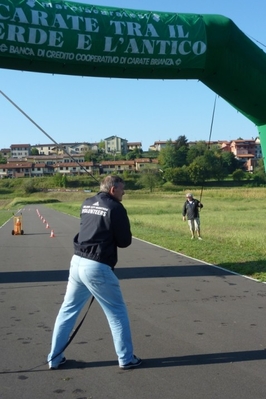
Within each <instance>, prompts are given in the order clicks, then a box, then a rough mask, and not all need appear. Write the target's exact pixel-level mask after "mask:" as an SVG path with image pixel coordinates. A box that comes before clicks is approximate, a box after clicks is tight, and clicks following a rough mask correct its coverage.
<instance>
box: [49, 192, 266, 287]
mask: <svg viewBox="0 0 266 399" xmlns="http://www.w3.org/2000/svg"><path fill="white" fill-rule="evenodd" d="M184 193H185V191H184V192H181V193H180V192H179V193H176V194H169V195H167V194H162V193H156V194H146V195H142V194H138V195H137V194H127V195H126V196H125V198H124V201H123V204H124V206H125V207H126V209H127V211H128V215H129V218H130V222H131V228H132V233H133V235H134V236H135V237H138V238H141V239H143V240H146V241H149V242H152V243H154V244H157V245H160V246H162V247H164V248H168V249H171V250H173V251H177V252H180V253H182V254H185V255H187V256H191V257H193V258H197V259H200V260H203V261H205V262H208V263H212V264H215V265H218V266H220V267H223V268H226V269H229V270H232V271H235V272H237V273H240V274H244V275H248V276H251V277H253V278H256V279H259V280H260V281H266V246H265V243H264V241H265V231H266V207H264V199H265V197H266V189H265V188H237V189H213V190H211V189H209V190H204V191H203V196H202V203H203V205H204V208H203V209H202V211H201V214H200V215H201V230H202V237H203V241H198V240H194V241H192V240H191V239H190V232H189V229H188V225H187V222H183V220H182V215H181V211H182V206H183V203H184V200H185V197H184ZM194 196H195V197H198V198H199V196H200V192H198V193H197V192H195V193H194ZM49 206H52V207H53V208H55V209H58V210H60V211H63V212H66V213H70V214H72V215H75V216H78V215H79V209H80V203H76V202H75V203H68V204H66V203H60V204H53V205H49Z"/></svg>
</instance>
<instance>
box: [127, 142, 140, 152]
mask: <svg viewBox="0 0 266 399" xmlns="http://www.w3.org/2000/svg"><path fill="white" fill-rule="evenodd" d="M127 150H128V151H133V150H142V144H141V143H140V142H135V143H134V142H133V143H127Z"/></svg>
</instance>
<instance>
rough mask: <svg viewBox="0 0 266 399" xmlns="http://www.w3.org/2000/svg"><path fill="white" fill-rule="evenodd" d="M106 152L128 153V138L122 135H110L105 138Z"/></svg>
mask: <svg viewBox="0 0 266 399" xmlns="http://www.w3.org/2000/svg"><path fill="white" fill-rule="evenodd" d="M104 143H105V152H106V154H114V155H115V154H126V153H127V140H126V139H121V137H117V136H110V137H107V138H106V139H104Z"/></svg>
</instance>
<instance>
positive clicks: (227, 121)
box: [0, 0, 266, 150]
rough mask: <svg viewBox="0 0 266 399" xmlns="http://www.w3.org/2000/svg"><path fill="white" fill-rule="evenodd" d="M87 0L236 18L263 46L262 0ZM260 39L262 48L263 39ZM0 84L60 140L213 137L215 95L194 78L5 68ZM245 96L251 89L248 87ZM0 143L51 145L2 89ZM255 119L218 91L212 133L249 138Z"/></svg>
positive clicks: (144, 144) (265, 33)
mask: <svg viewBox="0 0 266 399" xmlns="http://www.w3.org/2000/svg"><path fill="white" fill-rule="evenodd" d="M79 2H80V3H85V4H94V5H101V6H113V7H124V8H130V9H139V10H152V11H169V12H178V13H192V14H221V15H224V16H226V17H229V18H231V19H232V20H233V21H234V23H235V24H236V25H237V26H238V27H239V28H240V29H241V30H242V31H243V32H244V33H245V34H246V35H247V36H249V37H251V38H253V39H255V40H256V41H258V42H260V43H263V44H264V45H266V28H265V12H266V5H265V3H264V1H263V0H253V1H250V0H243V1H241V0H222V1H220V0H179V1H173V0H164V1H162V0H152V1H151V0H127V1H126V0H102V1H96V0H95V1H92V2H91V3H88V2H87V1H79ZM258 42H256V44H257V45H258V46H259V47H261V48H262V49H263V50H264V51H265V47H264V46H263V45H261V44H260V43H258ZM0 76H1V78H0V81H1V85H0V90H1V91H3V92H4V93H5V94H6V95H7V96H8V97H10V98H11V100H12V101H13V102H14V103H16V104H17V105H18V106H19V107H21V108H22V109H23V111H24V112H25V113H27V114H28V115H29V117H30V118H32V119H33V120H34V121H35V122H36V123H37V124H38V125H39V126H40V127H41V128H42V129H43V130H44V131H45V132H47V133H48V134H49V135H50V136H51V137H52V138H53V139H54V140H55V141H56V142H59V143H60V142H82V141H87V142H97V141H100V140H101V139H104V138H106V137H109V136H111V135H116V136H119V137H122V138H125V139H127V140H128V141H130V142H132V141H140V142H142V147H143V149H144V150H147V149H148V147H149V146H150V145H152V144H153V143H154V141H158V140H168V139H172V140H175V139H176V138H177V137H178V136H180V135H185V136H186V137H187V138H188V140H189V141H194V140H206V141H207V140H208V139H209V134H210V126H211V118H212V112H213V106H214V100H215V97H216V94H215V93H214V92H212V91H211V90H210V89H209V88H207V87H206V86H205V85H203V84H202V83H201V82H198V81H196V80H174V81H167V80H164V81H163V80H131V79H109V78H91V77H80V76H63V75H51V74H40V73H32V72H25V71H24V72H21V71H11V70H5V69H1V70H0ZM247 95H248V93H247ZM0 110H1V111H0V112H1V135H0V148H8V147H9V146H10V145H11V144H24V143H25V144H26V143H29V144H31V145H34V144H48V143H49V139H48V138H47V137H46V136H45V135H44V134H43V133H42V132H41V131H40V130H38V129H37V128H36V126H34V125H33V124H32V123H31V122H30V121H29V120H28V119H27V118H25V116H23V115H22V114H21V113H20V112H19V111H18V110H17V109H16V108H15V107H14V106H12V105H11V104H10V103H9V102H8V101H7V100H6V99H5V98H4V97H3V96H0ZM256 136H258V132H257V128H256V126H255V125H254V124H253V123H252V122H250V121H249V120H248V119H246V118H245V117H244V116H243V115H242V114H240V113H238V112H237V111H236V110H235V109H234V108H233V107H231V106H230V105H229V104H228V103H226V102H225V101H224V100H223V99H222V98H220V97H218V98H217V103H216V112H215V116H214V123H213V130H212V140H232V139H236V138H238V137H242V138H244V139H250V138H252V137H256Z"/></svg>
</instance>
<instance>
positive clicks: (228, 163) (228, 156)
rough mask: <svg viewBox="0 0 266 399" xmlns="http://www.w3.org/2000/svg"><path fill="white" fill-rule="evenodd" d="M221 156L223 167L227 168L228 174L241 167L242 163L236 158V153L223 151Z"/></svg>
mask: <svg viewBox="0 0 266 399" xmlns="http://www.w3.org/2000/svg"><path fill="white" fill-rule="evenodd" d="M221 158H222V163H223V167H224V168H225V169H226V170H227V173H228V174H231V173H233V172H234V171H235V170H236V169H239V166H240V163H239V161H238V160H237V159H236V157H235V154H233V153H232V152H228V151H222V152H221Z"/></svg>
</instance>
